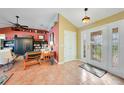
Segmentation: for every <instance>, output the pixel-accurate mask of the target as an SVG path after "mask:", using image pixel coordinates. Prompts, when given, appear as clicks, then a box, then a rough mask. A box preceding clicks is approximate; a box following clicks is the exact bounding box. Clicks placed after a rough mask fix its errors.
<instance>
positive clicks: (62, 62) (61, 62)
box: [58, 59, 81, 64]
mask: <svg viewBox="0 0 124 93" xmlns="http://www.w3.org/2000/svg"><path fill="white" fill-rule="evenodd" d="M73 60H78V61H81V59H71V60H66V61H60V62H59V63H58V64H64V63H67V62H71V61H73Z"/></svg>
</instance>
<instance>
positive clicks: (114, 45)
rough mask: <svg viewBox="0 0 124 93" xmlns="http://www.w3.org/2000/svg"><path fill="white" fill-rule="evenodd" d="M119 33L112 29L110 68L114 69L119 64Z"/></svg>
mask: <svg viewBox="0 0 124 93" xmlns="http://www.w3.org/2000/svg"><path fill="white" fill-rule="evenodd" d="M118 45H119V33H118V28H113V29H112V66H113V67H115V66H117V65H118V62H119V58H118V57H119V55H118V54H119V53H118V52H119V51H118V50H119V46H118Z"/></svg>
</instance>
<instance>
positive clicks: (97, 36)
mask: <svg viewBox="0 0 124 93" xmlns="http://www.w3.org/2000/svg"><path fill="white" fill-rule="evenodd" d="M102 38H103V37H102V31H97V32H92V33H91V59H92V60H95V61H98V62H101V58H102V57H101V54H102V53H101V52H102V42H103V39H102Z"/></svg>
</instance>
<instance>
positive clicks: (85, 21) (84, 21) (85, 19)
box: [82, 8, 90, 23]
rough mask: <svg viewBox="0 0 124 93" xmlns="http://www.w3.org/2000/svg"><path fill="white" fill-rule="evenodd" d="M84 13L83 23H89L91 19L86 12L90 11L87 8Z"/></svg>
mask: <svg viewBox="0 0 124 93" xmlns="http://www.w3.org/2000/svg"><path fill="white" fill-rule="evenodd" d="M84 11H85V16H84V18H83V19H82V22H83V23H89V21H90V17H88V16H86V11H88V8H85V9H84Z"/></svg>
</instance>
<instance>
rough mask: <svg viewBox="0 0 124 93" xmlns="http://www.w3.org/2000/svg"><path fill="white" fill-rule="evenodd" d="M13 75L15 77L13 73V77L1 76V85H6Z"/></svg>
mask: <svg viewBox="0 0 124 93" xmlns="http://www.w3.org/2000/svg"><path fill="white" fill-rule="evenodd" d="M12 75H13V73H12V74H11V75H5V74H1V75H0V85H4V84H5V83H6V82H7V81H8V80H9V79H10V78H11V77H12Z"/></svg>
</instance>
